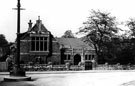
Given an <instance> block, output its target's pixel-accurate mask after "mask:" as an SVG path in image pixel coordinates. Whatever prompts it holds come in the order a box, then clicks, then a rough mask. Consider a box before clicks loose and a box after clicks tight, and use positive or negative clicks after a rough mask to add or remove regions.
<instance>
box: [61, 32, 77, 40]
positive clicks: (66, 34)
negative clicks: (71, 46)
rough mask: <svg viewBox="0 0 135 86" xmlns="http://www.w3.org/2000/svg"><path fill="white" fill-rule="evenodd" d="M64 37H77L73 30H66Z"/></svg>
mask: <svg viewBox="0 0 135 86" xmlns="http://www.w3.org/2000/svg"><path fill="white" fill-rule="evenodd" d="M62 37H63V38H75V37H74V35H73V33H72V31H71V30H67V31H65V33H64V35H63V36H62Z"/></svg>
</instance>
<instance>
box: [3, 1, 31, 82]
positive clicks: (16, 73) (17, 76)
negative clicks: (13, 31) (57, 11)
mask: <svg viewBox="0 0 135 86" xmlns="http://www.w3.org/2000/svg"><path fill="white" fill-rule="evenodd" d="M20 7H21V4H20V0H18V3H17V8H14V9H15V10H17V50H16V52H15V53H16V55H15V56H14V57H15V65H14V68H13V70H12V71H10V76H9V77H5V78H4V81H27V80H31V77H26V76H25V71H24V70H23V69H22V68H21V67H20V10H23V9H22V8H20Z"/></svg>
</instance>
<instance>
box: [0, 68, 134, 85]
mask: <svg viewBox="0 0 135 86" xmlns="http://www.w3.org/2000/svg"><path fill="white" fill-rule="evenodd" d="M5 76H7V75H0V81H1V82H0V86H135V71H111V72H76V73H72V72H69V73H63V72H60V73H58V72H57V73H38V74H27V76H31V77H32V81H20V82H4V81H3V78H4V77H5Z"/></svg>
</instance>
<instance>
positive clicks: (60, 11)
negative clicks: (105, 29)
mask: <svg viewBox="0 0 135 86" xmlns="http://www.w3.org/2000/svg"><path fill="white" fill-rule="evenodd" d="M20 2H21V7H22V8H25V10H22V11H21V33H22V32H26V31H27V30H28V22H29V20H32V22H33V25H34V24H35V22H36V20H37V19H38V16H40V19H41V20H42V23H43V24H44V25H45V27H46V28H47V29H48V30H49V31H50V32H51V33H52V34H53V35H54V36H57V37H60V36H62V35H63V34H64V32H65V31H66V30H72V32H73V33H76V32H78V31H79V29H78V28H79V27H81V26H83V22H85V21H87V17H89V15H90V11H91V10H92V9H93V10H100V11H104V12H110V13H111V15H112V16H116V18H117V21H119V22H125V21H127V20H128V19H129V18H135V11H134V3H135V0H20ZM16 7H17V0H2V1H1V3H0V11H1V12H0V34H4V35H5V37H6V39H7V40H8V41H9V42H13V41H14V40H15V38H16V33H17V11H16V10H13V9H12V8H16Z"/></svg>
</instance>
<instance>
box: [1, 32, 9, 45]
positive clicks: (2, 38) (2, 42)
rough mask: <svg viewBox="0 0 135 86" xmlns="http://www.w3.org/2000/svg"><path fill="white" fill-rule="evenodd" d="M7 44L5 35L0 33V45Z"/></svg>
mask: <svg viewBox="0 0 135 86" xmlns="http://www.w3.org/2000/svg"><path fill="white" fill-rule="evenodd" d="M7 44H8V41H7V40H6V38H5V36H4V35H3V34H0V47H2V46H4V45H7Z"/></svg>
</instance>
